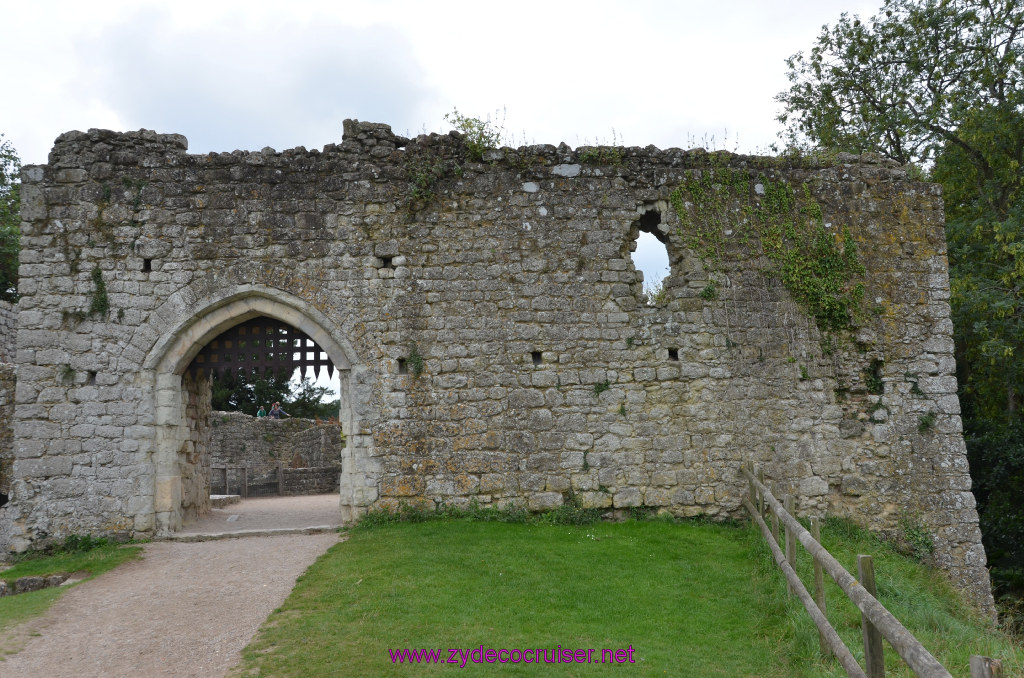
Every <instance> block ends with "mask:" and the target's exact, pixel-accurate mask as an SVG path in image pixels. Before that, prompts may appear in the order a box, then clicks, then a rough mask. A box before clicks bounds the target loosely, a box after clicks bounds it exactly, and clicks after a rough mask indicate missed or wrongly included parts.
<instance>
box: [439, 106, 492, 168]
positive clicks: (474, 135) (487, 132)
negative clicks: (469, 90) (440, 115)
mask: <svg viewBox="0 0 1024 678" xmlns="http://www.w3.org/2000/svg"><path fill="white" fill-rule="evenodd" d="M444 119H445V122H447V123H448V124H449V125H451V126H452V127H454V128H455V129H456V131H459V132H462V134H463V138H464V141H465V142H466V149H467V150H469V156H470V157H471V158H472V159H473V160H478V161H479V160H483V158H484V153H486V152H487V151H489V150H491V149H494V148H498V147H499V146H501V144H502V140H503V138H504V136H505V125H504V122H502V123H500V124H495V123H492V122H491V118H490V116H488V117H487V119H486V120H481V119H480V118H471V117H469V116H468V115H463V114H462V113H459V109H457V108H455V109H452V112H451V113H446V114H445V116H444ZM502 120H504V114H503V115H502Z"/></svg>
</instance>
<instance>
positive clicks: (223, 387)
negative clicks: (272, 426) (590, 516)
mask: <svg viewBox="0 0 1024 678" xmlns="http://www.w3.org/2000/svg"><path fill="white" fill-rule="evenodd" d="M210 387H211V392H212V401H211V404H212V406H213V409H215V410H220V411H227V412H244V413H245V414H248V415H250V416H256V411H257V410H258V409H259V408H260V406H261V405H262V406H263V407H265V408H266V409H267V411H268V412H269V411H270V405H271V403H275V402H279V403H281V408H282V409H283V410H284V411H285V412H287V413H288V414H289V415H290V416H292V417H298V418H300V419H332V418H337V416H338V407H339V403H338V401H337V400H331V401H326V402H325V401H324V396H326V395H327V394H328V393H330V392H331V390H330V389H329V388H327V387H326V386H317V385H316V384H315V383H314V382H313V381H312V380H310V379H309V377H306V378H305V379H303V380H302V381H301V382H299V384H298V386H297V387H295V388H292V385H291V373H290V372H288V371H287V370H280V371H278V372H277V373H268V374H266V375H263V376H259V375H254V374H246V373H245V372H222V373H217V374H216V375H214V377H213V379H212V380H211V382H210Z"/></svg>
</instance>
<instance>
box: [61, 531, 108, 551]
mask: <svg viewBox="0 0 1024 678" xmlns="http://www.w3.org/2000/svg"><path fill="white" fill-rule="evenodd" d="M109 543H110V540H108V539H107V538H106V537H93V536H92V535H89V534H69V535H68V536H66V537H64V542H63V543H62V544H61V545H60V547H59V548H58V549H57V550H56V552H57V553H83V552H85V551H91V550H93V549H97V548H101V547H103V546H106V545H107V544H109Z"/></svg>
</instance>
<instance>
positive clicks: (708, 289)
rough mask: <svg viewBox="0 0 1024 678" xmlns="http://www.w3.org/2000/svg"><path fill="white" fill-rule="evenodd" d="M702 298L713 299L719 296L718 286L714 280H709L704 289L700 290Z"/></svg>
mask: <svg viewBox="0 0 1024 678" xmlns="http://www.w3.org/2000/svg"><path fill="white" fill-rule="evenodd" d="M700 298H701V299H704V300H706V301H711V300H713V299H717V298H718V288H717V287H715V283H714V282H709V283H708V284H707V285H706V286H705V287H704V289H702V290H701V291H700Z"/></svg>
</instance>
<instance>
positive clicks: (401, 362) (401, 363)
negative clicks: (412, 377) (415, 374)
mask: <svg viewBox="0 0 1024 678" xmlns="http://www.w3.org/2000/svg"><path fill="white" fill-rule="evenodd" d="M398 373H399V374H409V363H407V362H406V360H405V358H399V359H398Z"/></svg>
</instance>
